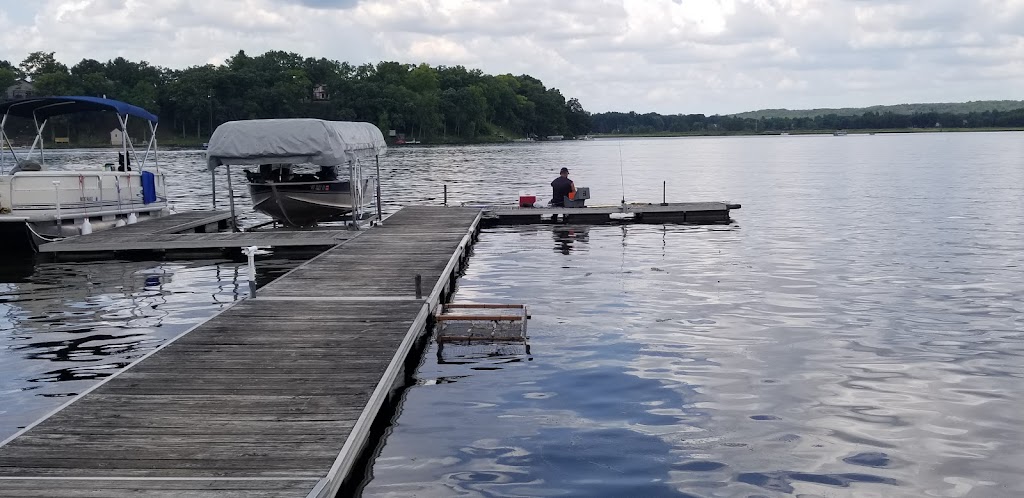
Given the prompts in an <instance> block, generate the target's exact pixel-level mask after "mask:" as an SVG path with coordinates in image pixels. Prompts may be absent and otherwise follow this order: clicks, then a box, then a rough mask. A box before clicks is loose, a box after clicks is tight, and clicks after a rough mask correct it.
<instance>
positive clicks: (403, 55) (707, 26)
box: [0, 0, 1024, 114]
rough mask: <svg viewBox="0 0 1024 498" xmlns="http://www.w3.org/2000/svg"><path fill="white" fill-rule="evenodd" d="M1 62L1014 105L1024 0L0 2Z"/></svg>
mask: <svg viewBox="0 0 1024 498" xmlns="http://www.w3.org/2000/svg"><path fill="white" fill-rule="evenodd" d="M0 7H2V8H0V59H6V60H8V61H10V62H11V63H13V64H15V65H17V64H18V63H20V62H21V61H22V60H24V58H25V57H26V56H27V55H28V54H29V53H31V52H35V51H47V52H51V51H52V52H56V58H57V59H58V60H59V61H61V62H63V63H65V64H67V65H69V66H70V65H73V64H75V63H77V62H79V61H80V60H82V59H83V58H91V59H97V60H100V61H107V60H109V59H112V58H114V57H117V56H123V57H125V58H127V59H129V60H132V61H143V60H144V61H147V62H149V63H150V64H153V65H158V66H164V67H168V68H176V69H181V68H185V67H188V66H193V65H201V64H206V63H214V64H220V63H222V62H223V61H224V60H225V59H226V58H227V57H229V56H231V55H233V54H235V53H236V52H237V51H238V50H240V49H241V50H245V51H246V53H248V54H249V55H258V54H261V53H263V52H265V51H267V50H285V51H291V52H296V53H299V54H301V55H303V56H307V57H309V56H312V57H326V58H329V59H335V60H339V61H348V62H351V63H354V64H361V63H364V62H378V61H382V60H393V61H398V62H404V63H420V62H426V63H428V64H431V65H435V66H436V65H440V64H445V65H456V64H461V65H464V66H466V67H469V68H478V69H481V70H482V71H484V72H485V73H488V74H504V73H512V74H523V73H526V74H530V75H532V76H534V77H537V78H539V79H540V80H541V81H543V82H544V84H545V85H547V86H548V87H555V88H558V89H560V90H561V91H562V94H563V95H565V96H566V98H571V97H576V98H578V99H580V102H581V103H582V104H583V106H584V107H585V108H586V109H587V110H589V111H592V112H603V111H631V110H633V111H637V112H659V113H662V114H675V113H684V114H689V113H704V114H728V113H734V112H742V111H748V110H755V109H763V108H780V107H784V108H789V109H807V108H816V107H860V106H868V105H874V104H900V103H918V102H960V101H967V100H997V99H1012V100H1020V99H1024V95H1022V93H1024V0H550V1H549V0H476V1H468V0H0Z"/></svg>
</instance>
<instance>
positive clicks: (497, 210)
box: [480, 202, 740, 225]
mask: <svg viewBox="0 0 1024 498" xmlns="http://www.w3.org/2000/svg"><path fill="white" fill-rule="evenodd" d="M480 207H482V208H483V211H484V221H485V223H486V224H488V225H498V224H528V223H541V222H543V221H544V220H547V221H556V222H564V223H608V222H613V221H616V222H632V223H695V224H713V223H729V222H730V221H731V218H730V217H729V210H731V209H739V208H740V205H739V204H731V203H728V202H674V203H664V204H626V205H623V206H587V207H577V208H570V207H547V206H545V207H528V208H523V207H517V206H480Z"/></svg>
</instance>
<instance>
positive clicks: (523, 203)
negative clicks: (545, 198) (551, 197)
mask: <svg viewBox="0 0 1024 498" xmlns="http://www.w3.org/2000/svg"><path fill="white" fill-rule="evenodd" d="M535 202H537V196H535V195H521V196H519V207H524V208H532V207H533V203H535Z"/></svg>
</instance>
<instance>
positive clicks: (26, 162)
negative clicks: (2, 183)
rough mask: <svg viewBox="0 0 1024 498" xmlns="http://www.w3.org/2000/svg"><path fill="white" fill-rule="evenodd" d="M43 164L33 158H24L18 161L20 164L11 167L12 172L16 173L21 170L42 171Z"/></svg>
mask: <svg viewBox="0 0 1024 498" xmlns="http://www.w3.org/2000/svg"><path fill="white" fill-rule="evenodd" d="M42 170H43V165H42V164H39V163H38V162H36V161H33V160H31V159H22V160H21V161H18V164H17V165H16V166H15V167H13V168H11V174H12V175H13V174H15V173H17V172H19V171H42Z"/></svg>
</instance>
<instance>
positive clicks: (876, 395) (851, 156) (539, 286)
mask: <svg viewBox="0 0 1024 498" xmlns="http://www.w3.org/2000/svg"><path fill="white" fill-rule="evenodd" d="M851 138H853V140H847V141H839V142H837V141H836V140H833V139H830V138H825V137H820V138H815V137H806V138H805V137H801V138H798V139H797V141H795V142H794V141H788V140H787V139H785V138H780V139H777V140H776V139H768V138H765V139H760V138H748V139H739V140H732V139H702V140H693V141H690V142H689V143H686V144H685V146H683V145H681V144H679V141H676V142H675V144H674V145H673V144H672V143H671V142H668V141H660V142H659V141H648V142H646V143H644V144H642V145H643V149H644V150H643V151H642V152H641V151H640V150H639V149H640V148H641V144H638V143H630V142H628V141H626V142H625V145H623V147H624V148H625V149H626V150H630V149H632V151H633V152H635V154H634V157H635V155H639V154H648V155H651V156H653V157H652V158H651V159H649V160H648V162H646V163H645V164H646V165H647V166H646V167H639V166H638V167H635V168H632V171H633V172H634V173H635V174H634V175H632V176H631V180H632V181H633V183H634V185H633V187H630V185H629V183H628V182H629V181H630V180H627V191H629V190H631V189H633V190H635V191H640V192H647V194H646V195H647V196H648V198H649V199H651V198H653V199H657V194H660V192H659V191H658V190H660V189H659V188H658V187H660V184H655V185H651V186H648V187H642V185H641V183H642V179H643V178H650V179H654V178H658V177H659V176H664V177H668V178H669V184H670V185H671V184H676V185H679V184H683V183H684V182H685V184H686V185H687V187H686V188H687V190H688V191H690V192H697V193H698V195H690V196H688V197H687V198H697V199H730V200H733V201H738V202H742V203H743V206H744V207H743V209H741V210H740V211H737V212H735V213H734V217H735V218H736V219H737V220H738V221H737V223H736V224H734V225H731V226H726V227H686V226H673V225H667V226H591V227H585V226H566V227H551V226H547V227H536V226H533V227H516V228H500V229H495V230H491V231H488V232H486V233H484V234H483V235H482V237H481V240H480V243H479V244H478V245H477V247H476V249H475V253H474V256H473V258H472V259H471V261H470V267H469V269H468V271H467V274H466V275H465V276H464V277H463V278H462V279H461V280H460V289H459V291H458V293H457V295H456V300H457V301H463V302H512V303H526V304H527V305H529V307H530V310H531V313H532V315H533V319H532V320H531V323H530V326H529V328H530V336H531V338H530V347H531V349H530V353H529V354H525V353H524V352H518V354H516V352H511V354H510V352H508V351H501V350H498V349H495V348H486V347H483V348H480V349H479V350H476V351H473V350H464V351H461V353H463V354H464V356H463V357H462V358H459V357H457V356H456V357H454V358H453V357H451V355H439V352H438V351H437V347H436V345H432V346H431V347H430V350H429V351H428V352H427V354H426V355H425V357H424V361H423V363H422V365H421V366H420V368H419V370H418V371H417V373H416V379H417V382H416V384H415V385H414V386H412V387H411V388H410V389H409V390H408V391H407V392H406V393H405V399H404V402H403V404H402V407H401V411H400V413H399V414H398V416H397V418H396V420H395V424H394V425H393V427H392V428H391V433H390V434H389V436H388V438H387V440H386V442H385V444H384V445H383V447H382V448H381V449H380V456H379V457H378V458H377V459H376V462H375V464H374V465H373V467H372V469H370V472H371V475H370V477H369V478H368V482H367V483H366V484H365V487H364V493H365V494H366V495H368V496H411V495H415V496H453V495H458V496H730V497H731V496H777V495H798V496H875V497H890V496H906V497H911V496H914V497H916V496H978V497H990V496H1020V495H1022V494H1024V485H1022V483H1021V481H1020V479H1019V476H1018V474H1019V466H1020V462H1022V461H1024V431H1022V429H1021V416H1020V415H1019V413H1020V412H1021V409H1022V408H1024V406H1022V403H1021V400H1022V396H1021V394H1020V389H1019V386H1020V382H1021V377H1024V367H1022V357H1024V343H1022V339H1024V337H1022V335H1024V333H1022V330H1024V327H1022V325H1024V315H1022V313H1021V311H1022V307H1021V305H1020V302H1021V297H1022V294H1024V275H1022V273H1021V271H1020V270H1021V263H1022V261H1021V260H1022V254H1024V237H1022V236H1024V231H1022V228H1024V223H1022V214H1024V203H1022V201H1021V196H1020V193H1019V190H1018V189H1017V188H1013V189H1007V188H1006V187H1007V186H1008V185H1016V186H1018V187H1019V185H1021V180H1024V178H1022V176H1024V175H1022V173H1021V172H1020V171H1019V168H1018V167H1017V166H1015V164H1016V161H1018V160H1019V156H1018V154H1019V153H1022V152H1024V147H1022V146H1021V145H1019V143H1020V140H1019V139H1020V134H1009V135H973V136H969V137H968V136H957V137H953V138H949V137H946V136H941V135H930V136H911V137H888V136H887V137H871V138H868V137H851ZM876 138H878V139H881V140H875V141H874V142H866V140H874V139H876ZM1011 138H1012V139H1015V140H1016V141H1012V140H1011ZM768 140H775V141H772V142H769V141H768ZM838 140H842V139H838ZM683 142H686V141H683ZM598 143H600V141H598ZM727 144H728V146H727ZM673 147H675V150H676V151H677V152H678V153H679V154H680V155H682V154H683V153H684V152H685V155H686V158H685V159H683V160H680V159H678V157H675V156H672V155H671V154H669V151H670V150H673ZM630 155H631V154H630V153H629V152H627V153H626V157H630ZM658 160H660V161H661V162H662V165H660V166H659V165H657V164H656V162H657V161H658ZM673 162H675V164H677V166H675V169H674V170H673V169H672V167H671V166H669V164H672V163H673ZM606 164H607V162H606ZM615 166H617V165H614V163H612V165H611V167H608V166H606V167H605V168H604V169H602V170H601V171H602V172H604V173H612V174H609V175H607V176H606V177H604V178H600V179H595V178H594V172H593V171H587V170H585V169H583V170H582V171H581V172H580V173H577V174H578V175H580V176H584V175H587V176H584V179H583V180H582V181H584V182H587V183H598V182H603V183H606V184H607V183H613V182H612V181H609V178H611V179H612V180H618V178H615V176H614V173H615V169H616V168H615ZM638 171H639V173H637V172H638ZM577 182H578V183H580V182H581V180H577ZM658 183H660V182H658ZM603 188H605V189H607V188H611V187H610V186H605V187H603ZM645 189H646V190H645ZM606 195H607V193H606Z"/></svg>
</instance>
